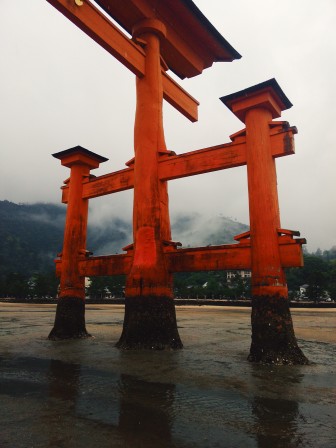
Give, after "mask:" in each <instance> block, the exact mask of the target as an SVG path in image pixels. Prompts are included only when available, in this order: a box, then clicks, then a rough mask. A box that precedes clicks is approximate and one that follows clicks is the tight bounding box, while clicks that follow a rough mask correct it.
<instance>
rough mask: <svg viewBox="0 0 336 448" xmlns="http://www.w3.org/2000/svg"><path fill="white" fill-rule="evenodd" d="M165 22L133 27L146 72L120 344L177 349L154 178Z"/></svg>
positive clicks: (161, 189)
mask: <svg viewBox="0 0 336 448" xmlns="http://www.w3.org/2000/svg"><path fill="white" fill-rule="evenodd" d="M165 34H166V31H165V26H164V24H163V23H162V22H160V21H159V20H157V19H147V20H143V21H141V22H140V23H138V24H137V25H136V26H135V27H134V29H133V38H135V39H136V40H137V41H138V42H139V43H141V44H142V45H144V49H145V53H146V56H145V75H144V76H143V77H142V78H139V77H137V80H136V88H137V103H136V116H135V127H134V151H135V163H134V210H133V236H134V245H133V250H134V255H133V264H132V268H131V272H130V273H129V275H128V276H127V283H126V291H125V319H124V327H123V332H122V335H121V338H120V340H119V342H118V344H117V346H118V347H120V348H126V349H127V348H148V349H166V348H171V349H176V348H181V347H182V342H181V340H180V337H179V334H178V331H177V323H176V314H175V306H174V301H173V279H172V274H171V273H170V272H169V271H168V268H167V264H166V259H165V257H164V252H163V245H164V242H167V241H170V240H171V231H170V221H169V210H168V193H167V182H166V181H161V180H160V178H159V168H158V162H159V158H160V157H164V156H167V154H168V151H167V149H166V145H165V140H164V131H163V118H162V103H163V87H162V75H161V60H160V39H164V38H165Z"/></svg>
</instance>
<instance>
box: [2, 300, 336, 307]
mask: <svg viewBox="0 0 336 448" xmlns="http://www.w3.org/2000/svg"><path fill="white" fill-rule="evenodd" d="M0 303H18V304H19V303H22V304H49V305H56V304H57V299H14V298H0ZM174 303H175V305H176V306H226V307H227V306H230V307H245V308H250V307H251V300H247V299H245V300H205V299H174ZM86 304H87V305H90V304H92V305H124V304H125V300H124V299H102V300H97V299H86ZM290 307H291V308H336V302H318V303H315V302H290Z"/></svg>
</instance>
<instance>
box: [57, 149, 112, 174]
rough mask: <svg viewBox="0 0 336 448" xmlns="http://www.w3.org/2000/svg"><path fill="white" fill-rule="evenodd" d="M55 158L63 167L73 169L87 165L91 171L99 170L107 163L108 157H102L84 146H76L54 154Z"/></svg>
mask: <svg viewBox="0 0 336 448" xmlns="http://www.w3.org/2000/svg"><path fill="white" fill-rule="evenodd" d="M52 156H53V157H55V158H56V159H59V160H60V161H61V163H62V165H64V166H67V167H68V168H71V166H72V165H78V164H80V165H87V166H88V167H89V168H90V169H94V168H98V167H99V164H100V163H103V162H106V161H107V160H108V159H107V158H106V157H103V156H100V155H99V154H96V153H94V152H92V151H89V150H88V149H85V148H83V147H82V146H74V147H73V148H69V149H65V150H64V151H60V152H56V153H55V154H52Z"/></svg>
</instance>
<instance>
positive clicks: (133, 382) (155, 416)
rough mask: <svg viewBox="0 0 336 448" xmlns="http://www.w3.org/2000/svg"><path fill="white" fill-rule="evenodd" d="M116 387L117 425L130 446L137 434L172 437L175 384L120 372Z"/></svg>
mask: <svg viewBox="0 0 336 448" xmlns="http://www.w3.org/2000/svg"><path fill="white" fill-rule="evenodd" d="M119 391H120V414H119V429H120V430H121V431H122V433H123V434H124V435H125V439H126V440H127V441H128V442H129V444H130V446H132V443H134V442H135V441H136V440H137V439H139V438H140V439H141V440H146V439H147V440H148V441H149V439H151V440H152V442H154V440H155V439H157V440H158V441H160V440H161V442H162V441H165V443H167V442H170V441H171V439H172V434H171V431H172V425H173V415H172V406H173V403H174V394H175V385H174V384H165V383H151V382H147V381H142V380H139V379H138V378H135V377H133V376H130V375H121V377H120V382H119ZM133 446H134V444H133Z"/></svg>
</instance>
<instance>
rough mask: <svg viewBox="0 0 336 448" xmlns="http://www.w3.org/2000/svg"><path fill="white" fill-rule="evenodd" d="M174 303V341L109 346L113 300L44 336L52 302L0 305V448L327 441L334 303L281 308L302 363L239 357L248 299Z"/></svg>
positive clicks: (246, 331) (331, 438)
mask: <svg viewBox="0 0 336 448" xmlns="http://www.w3.org/2000/svg"><path fill="white" fill-rule="evenodd" d="M176 312H177V321H178V327H179V333H180V336H181V339H182V342H183V344H184V348H183V349H182V350H178V351H168V352H163V351H120V350H118V349H117V348H115V344H116V342H117V341H118V339H119V337H120V334H121V330H122V323H123V313H124V308H123V306H122V305H87V307H86V322H87V330H88V331H89V333H91V334H92V335H93V336H94V338H90V339H84V340H68V341H57V342H55V341H49V340H48V339H47V336H48V334H49V332H50V329H51V328H52V325H53V321H54V317H55V305H51V304H50V305H36V304H13V303H0V406H1V420H0V447H1V448H40V447H41V448H42V447H43V448H82V447H83V448H84V447H85V448H94V447H98V446H99V447H100V448H107V447H109V448H110V447H113V448H119V447H124V448H131V447H132V448H137V447H141V448H154V447H155V448H166V447H167V448H168V447H176V448H177V447H181V448H182V447H183V448H184V447H185V448H189V447H197V448H198V447H199V448H201V447H202V448H208V447H209V448H216V447H221V448H222V447H223V448H240V447H244V448H249V447H251V448H252V447H253V448H255V447H256V448H280V447H281V448H297V447H314V448H316V447H319V448H335V446H336V406H335V403H336V367H335V359H336V332H335V329H336V328H335V327H336V309H293V310H292V317H293V321H294V328H295V333H296V336H297V338H298V342H299V346H300V347H301V349H302V350H303V351H304V353H305V355H306V356H307V357H308V358H309V360H310V361H311V364H310V365H308V366H273V365H271V366H265V365H258V364H251V363H249V362H248V361H247V355H248V352H249V345H250V339H251V329H250V309H249V308H231V307H210V306H202V307H188V306H180V307H177V308H176Z"/></svg>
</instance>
